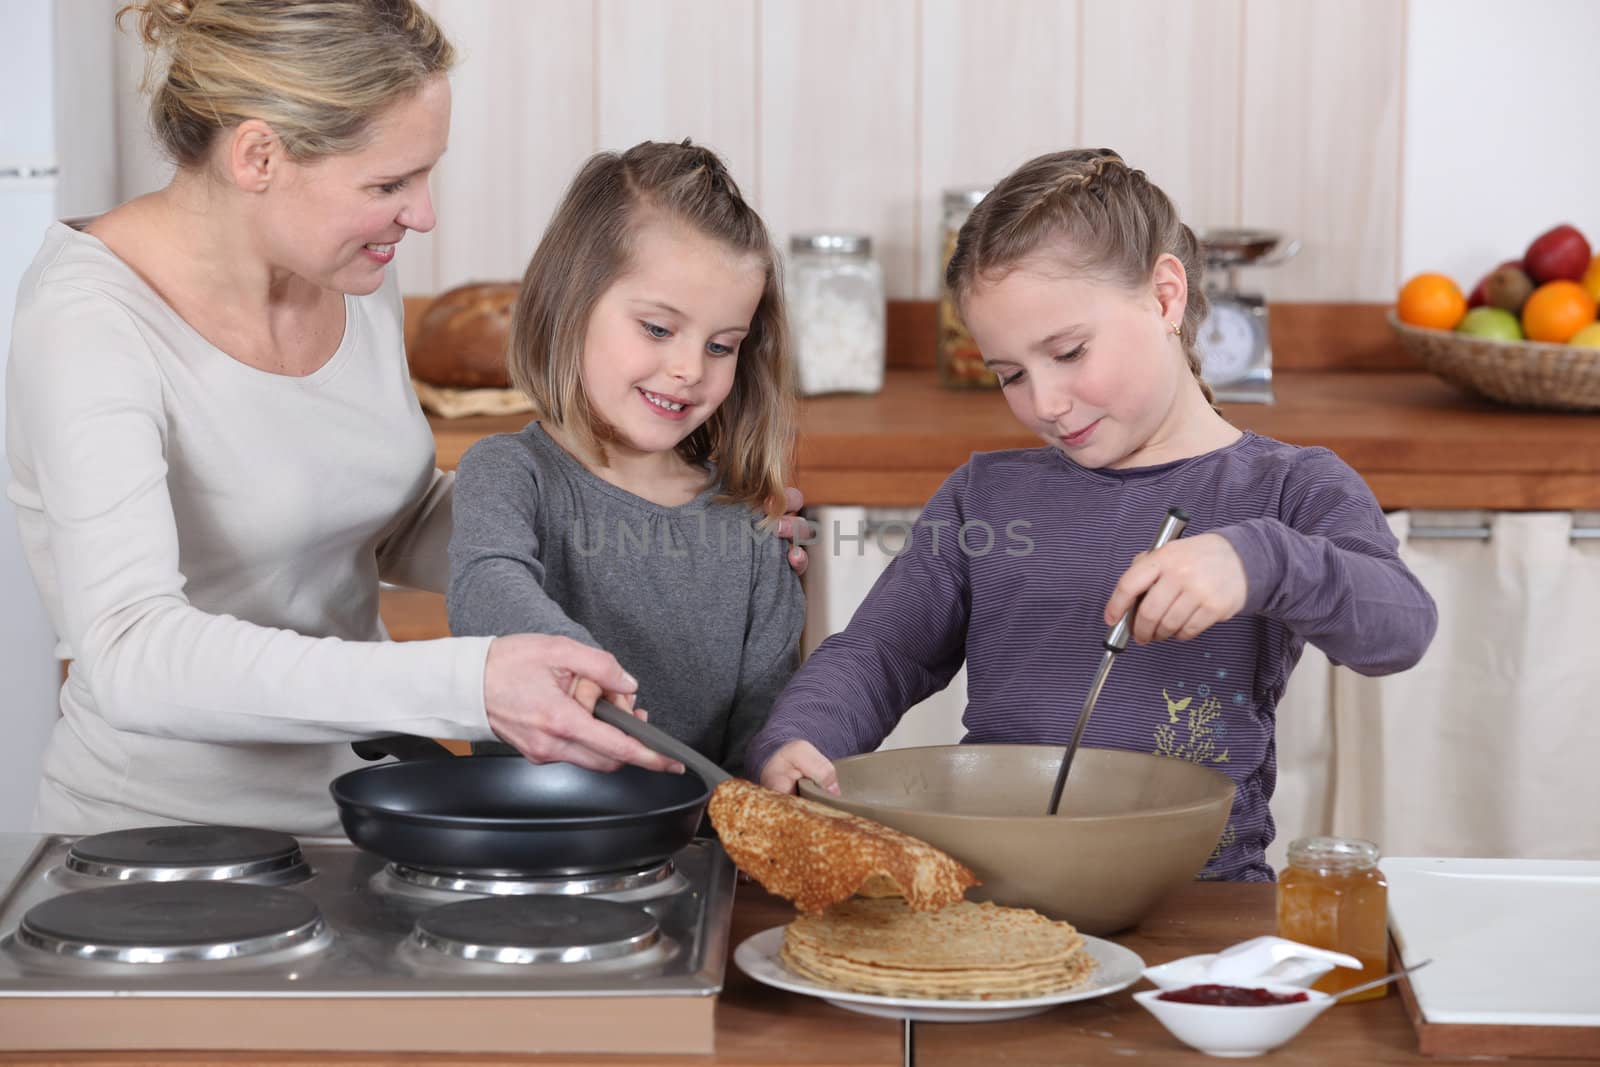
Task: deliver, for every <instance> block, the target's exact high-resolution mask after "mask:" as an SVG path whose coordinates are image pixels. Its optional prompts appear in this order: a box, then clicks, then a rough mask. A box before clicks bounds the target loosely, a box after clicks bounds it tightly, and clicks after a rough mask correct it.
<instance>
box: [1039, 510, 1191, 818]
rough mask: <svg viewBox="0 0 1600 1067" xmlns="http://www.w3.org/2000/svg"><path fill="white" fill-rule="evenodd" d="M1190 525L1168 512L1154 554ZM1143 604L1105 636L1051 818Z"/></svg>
mask: <svg viewBox="0 0 1600 1067" xmlns="http://www.w3.org/2000/svg"><path fill="white" fill-rule="evenodd" d="M1187 525H1189V516H1188V514H1187V513H1185V512H1184V510H1183V509H1182V508H1168V509H1167V517H1166V518H1165V519H1162V520H1161V529H1160V530H1159V531H1158V532H1157V533H1156V539H1155V543H1154V544H1152V545H1151V546H1150V551H1152V552H1154V551H1155V550H1156V549H1158V548H1160V547H1161V546H1162V545H1164V544H1166V543H1167V542H1168V541H1171V540H1174V539H1176V538H1177V537H1179V536H1181V535H1182V534H1183V528H1184V527H1185V526H1187ZM1142 603H1144V597H1143V596H1141V597H1139V599H1138V600H1135V601H1134V602H1133V607H1131V608H1129V609H1128V613H1127V614H1126V615H1124V616H1122V618H1121V619H1119V620H1118V621H1117V624H1116V625H1115V626H1113V627H1112V628H1111V632H1110V633H1108V634H1106V639H1105V650H1106V651H1105V655H1103V656H1101V657H1100V669H1099V670H1098V671H1097V672H1095V676H1094V682H1093V684H1091V685H1090V686H1089V695H1088V697H1087V698H1085V700H1084V702H1083V710H1081V711H1079V712H1078V724H1077V725H1076V726H1074V727H1073V728H1072V740H1071V741H1070V742H1069V743H1068V744H1067V751H1066V753H1065V754H1064V755H1063V756H1062V757H1061V769H1060V770H1058V771H1057V772H1056V784H1055V788H1054V789H1052V790H1051V791H1050V810H1049V811H1048V812H1046V814H1048V815H1054V814H1055V813H1056V809H1057V808H1058V807H1060V806H1061V791H1062V790H1063V789H1065V788H1066V785H1067V772H1068V771H1069V770H1071V769H1072V757H1073V756H1075V755H1077V753H1078V742H1079V741H1081V740H1083V728H1084V726H1085V725H1086V724H1087V723H1088V721H1089V713H1090V712H1092V711H1094V702H1095V701H1097V700H1099V699H1100V690H1101V689H1103V688H1104V687H1105V684H1106V675H1108V674H1110V673H1111V664H1112V663H1113V662H1114V661H1115V660H1116V658H1117V653H1118V652H1121V651H1122V650H1123V649H1125V648H1127V647H1128V634H1129V633H1131V632H1132V630H1133V617H1134V616H1135V615H1137V614H1138V613H1139V605H1140V604H1142Z"/></svg>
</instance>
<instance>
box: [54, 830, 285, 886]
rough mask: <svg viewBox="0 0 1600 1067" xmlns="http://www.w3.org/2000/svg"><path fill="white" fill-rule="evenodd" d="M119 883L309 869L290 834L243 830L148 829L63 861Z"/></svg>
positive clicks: (100, 838) (97, 840)
mask: <svg viewBox="0 0 1600 1067" xmlns="http://www.w3.org/2000/svg"><path fill="white" fill-rule="evenodd" d="M62 866H64V867H65V868H66V869H67V870H69V871H72V872H74V873H75V874H82V875H88V876H89V877H92V878H111V879H115V880H117V881H121V882H187V881H195V882H221V881H230V880H234V879H241V878H263V877H267V876H274V875H279V876H286V875H288V874H289V873H291V872H293V871H295V869H296V868H304V867H305V858H304V857H303V856H302V855H301V854H300V843H299V842H298V841H296V840H295V839H294V838H293V837H290V836H289V835H288V834H280V833H277V832H275V831H272V830H252V829H249V828H247V827H243V826H148V827H141V828H139V829H135V830H114V831H112V832H111V833H106V834H95V835H94V836H92V837H85V838H80V839H79V840H78V841H75V842H74V843H73V845H72V848H71V849H70V850H69V851H68V852H67V858H66V860H65V861H64V862H63V863H62Z"/></svg>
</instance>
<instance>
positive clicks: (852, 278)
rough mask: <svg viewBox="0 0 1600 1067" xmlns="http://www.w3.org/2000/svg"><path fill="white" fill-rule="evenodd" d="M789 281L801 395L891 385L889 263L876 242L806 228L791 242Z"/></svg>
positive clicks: (871, 389)
mask: <svg viewBox="0 0 1600 1067" xmlns="http://www.w3.org/2000/svg"><path fill="white" fill-rule="evenodd" d="M787 275H788V276H787V277H786V278H785V280H784V281H785V286H784V288H785V289H786V295H787V296H788V301H789V333H790V335H791V337H792V338H793V341H794V351H795V362H796V363H797V364H798V367H799V375H800V392H801V394H802V395H805V396H812V395H815V394H817V393H875V392H877V391H878V390H880V389H882V388H883V364H884V329H885V325H884V320H885V300H884V289H883V268H882V267H880V266H879V265H878V263H877V261H876V260H874V259H873V258H872V239H871V238H869V237H866V236H864V235H862V234H856V233H805V234H797V235H795V236H794V237H792V238H790V240H789V264H788V271H787Z"/></svg>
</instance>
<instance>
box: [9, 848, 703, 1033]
mask: <svg viewBox="0 0 1600 1067" xmlns="http://www.w3.org/2000/svg"><path fill="white" fill-rule="evenodd" d="M0 885H4V886H5V889H4V891H3V896H0V1048H13V1049H24V1048H26V1049H66V1048H128V1049H134V1048H207V1049H222V1048H232V1049H362V1050H390V1049H395V1050H403V1049H416V1050H456V1051H517V1052H537V1051H549V1052H651V1051H659V1052H709V1051H711V1047H712V1030H711V1026H712V1008H713V1004H714V999H715V996H716V994H717V993H718V992H719V991H720V990H721V987H722V979H723V970H724V966H725V963H726V959H727V949H728V944H727V939H728V928H729V923H730V918H731V912H732V905H733V887H734V869H733V865H732V864H731V863H730V862H729V860H728V858H727V856H726V854H725V853H724V852H723V851H722V849H721V847H720V846H718V845H717V844H715V843H714V842H711V841H706V840H699V841H695V842H693V843H692V844H690V845H689V846H688V847H687V848H684V849H683V850H681V851H680V852H678V853H677V854H675V855H674V856H673V857H672V859H671V860H670V861H669V862H667V863H665V864H661V865H659V866H655V867H651V868H648V869H645V870H627V871H615V872H606V873H602V874H590V875H585V876H583V877H582V878H580V879H570V880H569V879H556V880H550V879H542V878H530V877H527V876H525V875H523V874H522V873H520V872H517V871H514V870H477V871H459V870H429V869H425V868H416V867H403V866H399V865H395V864H389V863H386V862H385V861H384V860H382V859H380V858H379V857H377V856H374V855H372V854H370V853H366V852H363V851H361V850H359V849H357V848H355V847H354V846H352V845H350V844H348V843H316V842H312V841H307V842H300V841H297V840H296V839H295V838H293V837H291V836H289V835H286V834H278V833H273V832H270V831H262V830H252V829H244V828H238V827H215V826H162V827H151V828H147V829H136V830H123V831H117V832H113V833H109V834H100V835H96V836H93V837H84V838H69V837H61V836H38V835H28V834H0ZM202 1002H203V1003H202ZM202 1008H203V1010H200V1009H202Z"/></svg>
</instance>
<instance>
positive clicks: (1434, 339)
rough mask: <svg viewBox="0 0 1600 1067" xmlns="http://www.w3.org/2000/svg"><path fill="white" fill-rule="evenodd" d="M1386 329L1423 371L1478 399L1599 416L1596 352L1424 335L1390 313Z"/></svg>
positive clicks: (1446, 334)
mask: <svg viewBox="0 0 1600 1067" xmlns="http://www.w3.org/2000/svg"><path fill="white" fill-rule="evenodd" d="M1389 325H1390V326H1391V327H1392V328H1393V329H1394V332H1395V336H1397V337H1398V338H1399V339H1400V346H1401V347H1402V348H1404V349H1405V350H1406V351H1407V352H1409V353H1410V354H1411V355H1413V356H1415V357H1416V358H1417V362H1419V363H1421V364H1422V365H1423V367H1424V368H1426V369H1427V370H1429V371H1431V372H1432V373H1434V374H1437V375H1438V376H1439V377H1441V378H1443V379H1444V380H1445V381H1447V382H1450V383H1451V384H1453V385H1459V386H1460V387H1461V388H1463V389H1466V390H1468V391H1470V392H1474V393H1477V394H1478V395H1479V396H1485V397H1488V398H1489V399H1490V400H1498V401H1500V402H1501V403H1503V404H1511V405H1514V406H1516V407H1525V408H1548V409H1550V410H1554V411H1600V348H1584V347H1581V346H1578V345H1555V344H1546V343H1544V342H1541V341H1499V340H1495V339H1494V338H1491V337H1476V336H1473V335H1471V334H1464V333H1455V332H1454V331H1451V330H1426V329H1422V328H1420V327H1417V326H1407V325H1406V324H1405V323H1403V322H1401V321H1400V320H1399V319H1397V318H1395V315H1394V312H1392V311H1391V312H1390V313H1389Z"/></svg>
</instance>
